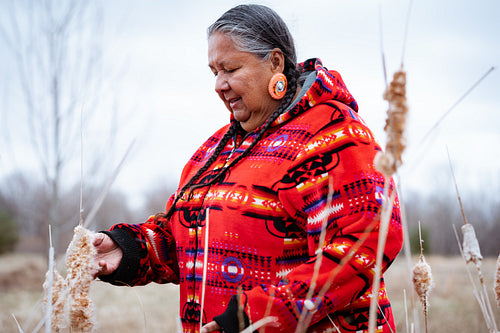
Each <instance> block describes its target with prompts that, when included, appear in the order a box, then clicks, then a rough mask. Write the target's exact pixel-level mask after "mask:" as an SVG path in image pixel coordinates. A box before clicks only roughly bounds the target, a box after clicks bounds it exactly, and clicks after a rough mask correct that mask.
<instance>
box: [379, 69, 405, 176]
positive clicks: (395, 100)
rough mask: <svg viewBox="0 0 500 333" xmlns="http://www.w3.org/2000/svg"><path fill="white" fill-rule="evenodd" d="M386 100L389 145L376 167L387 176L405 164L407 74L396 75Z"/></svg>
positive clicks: (386, 128)
mask: <svg viewBox="0 0 500 333" xmlns="http://www.w3.org/2000/svg"><path fill="white" fill-rule="evenodd" d="M384 99H386V100H387V101H388V102H389V108H388V110H387V120H386V124H385V127H384V130H385V132H386V133H387V143H386V146H385V151H384V152H379V153H378V154H377V156H376V157H375V161H374V162H375V167H376V168H377V170H379V171H380V172H382V173H383V174H384V175H386V176H392V175H393V174H394V173H396V170H397V169H398V167H400V166H401V164H402V163H403V161H402V158H401V156H402V154H403V151H404V149H405V148H406V140H405V138H404V135H403V134H404V130H405V126H406V117H407V114H408V105H407V103H406V72H405V71H403V69H400V70H398V71H396V72H395V73H394V76H393V79H392V81H391V83H390V85H389V87H388V88H387V90H386V91H385V92H384Z"/></svg>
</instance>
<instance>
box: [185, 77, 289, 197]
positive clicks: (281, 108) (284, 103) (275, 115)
mask: <svg viewBox="0 0 500 333" xmlns="http://www.w3.org/2000/svg"><path fill="white" fill-rule="evenodd" d="M289 73H290V74H289V76H290V80H289V83H288V88H289V89H288V90H287V93H286V95H285V97H284V98H283V100H282V101H281V104H280V105H279V106H278V108H276V110H275V111H274V112H273V114H272V115H271V116H270V117H269V118H268V120H267V121H266V123H265V124H264V126H263V127H262V129H261V130H260V132H259V133H258V134H257V136H256V138H255V139H254V140H253V142H252V143H251V144H250V146H248V147H247V148H246V149H245V150H244V151H243V153H241V154H240V156H238V157H237V158H235V159H234V160H233V161H232V162H231V163H230V164H229V165H228V166H226V167H224V168H223V169H222V170H221V171H220V172H219V173H218V174H217V175H216V176H215V177H214V178H212V179H211V180H210V181H209V182H207V183H206V184H196V185H193V186H192V187H191V189H192V190H193V189H196V188H200V187H204V186H210V185H212V184H215V182H216V181H218V180H219V179H221V178H222V177H223V176H224V175H225V174H226V172H227V171H228V170H229V169H230V168H232V167H233V166H235V165H236V164H237V163H238V162H239V161H241V160H242V159H243V158H244V157H246V156H247V155H248V154H249V153H250V151H251V150H252V149H253V147H255V146H256V145H257V143H259V141H260V140H261V139H262V138H263V137H264V134H265V133H266V132H267V130H268V129H269V127H271V124H272V123H273V122H274V121H275V120H276V119H277V118H278V117H279V116H280V115H281V114H282V113H283V112H284V111H285V110H286V108H287V107H288V106H289V105H290V103H291V102H292V100H293V97H294V96H295V92H296V91H297V79H298V71H297V70H296V69H292V70H290V71H289Z"/></svg>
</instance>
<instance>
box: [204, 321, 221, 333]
mask: <svg viewBox="0 0 500 333" xmlns="http://www.w3.org/2000/svg"><path fill="white" fill-rule="evenodd" d="M220 329H221V327H220V326H219V324H217V323H216V322H215V321H212V322H210V323H208V324H205V326H203V327H202V328H201V331H200V333H210V332H215V331H218V330H220Z"/></svg>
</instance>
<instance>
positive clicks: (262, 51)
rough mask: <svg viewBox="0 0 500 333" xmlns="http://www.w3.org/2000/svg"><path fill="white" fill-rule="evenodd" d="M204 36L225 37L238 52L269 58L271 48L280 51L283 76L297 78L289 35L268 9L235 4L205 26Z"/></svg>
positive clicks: (294, 53) (276, 16)
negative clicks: (283, 64) (219, 33)
mask: <svg viewBox="0 0 500 333" xmlns="http://www.w3.org/2000/svg"><path fill="white" fill-rule="evenodd" d="M207 32H208V37H209V38H210V36H211V35H213V34H214V33H216V32H221V33H224V34H227V35H228V36H229V37H231V39H232V40H233V41H234V43H235V44H236V47H237V48H238V49H239V50H240V51H244V52H250V53H252V54H254V55H255V56H257V57H259V58H262V59H269V56H270V55H271V51H272V50H273V49H275V48H278V49H280V50H281V51H282V52H283V56H284V58H285V69H284V74H285V75H286V76H287V77H288V79H291V76H294V77H296V76H297V55H296V52H295V44H294V42H293V38H292V35H291V34H290V31H289V30H288V27H287V26H286V24H285V22H284V21H283V20H282V19H281V17H280V16H279V15H278V14H277V13H276V12H275V11H274V10H272V9H271V8H268V7H266V6H262V5H239V6H236V7H234V8H232V9H230V10H228V11H227V12H225V13H224V14H223V15H222V16H221V17H220V18H219V19H218V20H217V21H215V23H213V24H212V25H211V26H210V27H208V31H207Z"/></svg>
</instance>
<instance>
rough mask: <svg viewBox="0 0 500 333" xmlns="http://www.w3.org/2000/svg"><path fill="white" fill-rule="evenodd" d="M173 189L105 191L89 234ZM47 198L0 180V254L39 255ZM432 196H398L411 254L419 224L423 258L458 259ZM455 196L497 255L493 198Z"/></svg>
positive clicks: (38, 188)
mask: <svg viewBox="0 0 500 333" xmlns="http://www.w3.org/2000/svg"><path fill="white" fill-rule="evenodd" d="M79 186H80V185H79V184H75V185H74V187H71V188H69V189H68V190H67V191H65V192H64V193H63V194H62V195H61V199H60V200H61V201H60V203H59V205H58V207H59V212H58V215H59V216H60V217H61V218H62V219H63V220H64V221H66V223H65V224H64V226H63V228H61V243H62V246H61V247H60V248H59V251H64V250H65V247H66V246H67V244H69V241H70V240H71V237H72V235H73V227H75V226H76V225H77V224H78V218H79V200H80V197H79V194H80V191H79ZM175 188H176V185H175V184H174V183H171V184H161V183H159V184H157V185H156V187H153V188H151V189H150V190H148V191H147V192H146V193H145V194H144V203H143V204H141V205H135V204H133V203H130V202H129V200H128V199H127V195H126V193H122V192H119V191H116V190H115V191H111V192H109V194H108V195H107V197H106V199H105V200H104V202H103V204H102V205H101V208H100V209H99V212H98V213H97V215H96V218H95V220H94V221H93V223H92V224H91V229H93V230H104V229H107V228H109V227H110V226H112V225H113V224H115V223H120V222H126V223H140V222H142V221H145V220H146V219H147V218H148V216H149V215H152V214H155V213H158V212H161V211H164V209H165V205H166V202H167V200H168V198H169V197H170V196H171V195H172V193H173V192H174V191H175ZM5 189H11V190H10V191H6V190H5ZM101 190H102V189H101V188H99V187H96V186H93V187H85V188H84V197H83V199H84V204H83V206H84V211H85V212H88V211H89V210H90V209H91V208H92V205H93V204H94V202H95V200H96V198H97V197H98V196H99V194H100V192H101ZM49 193H50V191H49V188H48V187H47V185H45V187H44V185H43V184H41V183H39V182H38V183H37V181H36V179H34V178H30V177H29V176H27V175H23V174H13V175H9V176H7V177H5V178H4V179H1V180H0V252H1V251H8V250H17V251H28V252H40V251H45V250H46V249H47V248H48V221H49V215H50V212H49V209H48V207H49V206H48V202H50V195H49ZM433 193H434V194H423V193H419V192H415V191H409V193H402V194H401V199H402V200H403V201H404V213H405V215H406V220H407V223H408V232H409V235H410V239H409V241H410V244H411V248H412V253H413V254H418V253H419V252H420V250H419V241H418V223H419V222H420V224H421V228H422V238H423V240H424V244H423V246H424V251H425V254H439V255H459V254H460V251H459V247H458V243H457V240H456V236H455V232H454V226H455V228H456V230H457V232H458V234H459V237H460V239H461V231H460V227H461V226H462V224H463V218H462V215H461V211H460V206H459V204H458V200H457V197H456V195H455V194H454V193H453V191H446V190H443V189H441V191H433ZM497 193H498V192H497ZM461 195H462V200H463V201H464V210H465V214H466V217H467V220H468V222H469V223H471V224H472V225H473V226H474V228H475V231H476V236H477V238H478V241H479V244H480V246H481V252H482V254H483V255H484V256H497V255H498V251H499V247H498V244H499V243H498V240H499V239H500V202H499V200H500V199H499V198H498V196H488V195H485V193H483V192H482V191H481V192H479V193H477V192H475V191H473V190H470V189H469V190H466V191H464V193H462V194H461ZM470 198H473V199H470ZM131 207H135V208H131Z"/></svg>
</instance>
